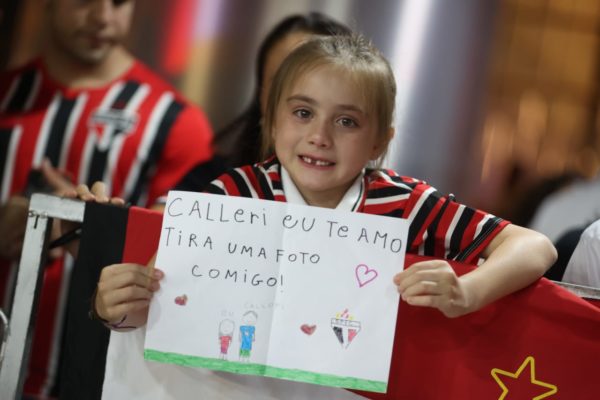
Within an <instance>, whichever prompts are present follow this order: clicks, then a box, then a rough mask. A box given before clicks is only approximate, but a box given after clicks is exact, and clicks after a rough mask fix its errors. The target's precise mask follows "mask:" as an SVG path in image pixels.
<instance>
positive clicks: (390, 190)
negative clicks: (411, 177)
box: [367, 186, 410, 199]
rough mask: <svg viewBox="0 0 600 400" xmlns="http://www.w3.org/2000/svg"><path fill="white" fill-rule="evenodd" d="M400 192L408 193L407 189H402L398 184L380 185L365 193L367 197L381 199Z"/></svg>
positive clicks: (397, 194)
mask: <svg viewBox="0 0 600 400" xmlns="http://www.w3.org/2000/svg"><path fill="white" fill-rule="evenodd" d="M402 192H405V193H410V191H409V190H403V188H401V187H398V186H387V187H381V188H377V189H372V190H370V191H369V193H368V194H367V198H368V199H382V198H386V197H394V196H399V195H400V194H402Z"/></svg>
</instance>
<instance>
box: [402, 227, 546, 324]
mask: <svg viewBox="0 0 600 400" xmlns="http://www.w3.org/2000/svg"><path fill="white" fill-rule="evenodd" d="M482 256H483V257H484V258H485V262H484V263H483V264H481V265H480V266H479V267H478V268H476V269H474V270H473V271H471V272H469V273H467V274H465V275H463V276H461V277H458V276H456V274H455V272H454V270H453V269H452V268H451V267H450V265H449V264H448V263H447V262H446V261H443V260H433V261H423V262H420V263H416V264H414V265H413V266H411V267H410V268H408V269H406V270H404V271H402V272H401V273H399V274H397V275H396V276H395V277H394V283H396V285H398V291H399V292H400V293H401V294H402V299H403V300H405V301H406V302H407V303H409V304H412V305H415V306H423V307H435V308H437V309H439V310H440V311H441V312H442V313H444V314H445V315H446V316H448V317H458V316H461V315H464V314H468V313H470V312H473V311H476V310H479V309H480V308H482V307H484V306H486V305H487V304H489V303H491V302H493V301H495V300H497V299H499V298H501V297H503V296H505V295H507V294H510V293H513V292H515V291H517V290H519V289H522V288H523V287H525V286H527V285H529V284H531V283H532V282H534V281H535V280H537V279H538V278H540V277H541V276H542V275H543V274H544V272H546V270H547V269H548V268H550V266H551V265H552V264H553V263H554V261H555V260H556V249H555V248H554V246H553V245H552V243H551V242H550V240H548V238H546V237H545V236H544V235H542V234H541V233H538V232H535V231H532V230H530V229H527V228H523V227H520V226H517V225H508V226H506V227H505V228H504V229H503V230H502V231H501V232H500V233H499V234H498V235H497V236H496V237H495V238H494V239H493V240H492V241H491V242H490V244H489V245H488V246H487V247H486V248H485V249H484V251H483V253H482Z"/></svg>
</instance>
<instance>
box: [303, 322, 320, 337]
mask: <svg viewBox="0 0 600 400" xmlns="http://www.w3.org/2000/svg"><path fill="white" fill-rule="evenodd" d="M315 329H317V326H316V325H308V324H302V326H301V327H300V330H301V331H302V332H304V333H306V334H307V335H312V334H313V333H315Z"/></svg>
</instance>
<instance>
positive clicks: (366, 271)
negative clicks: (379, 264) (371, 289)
mask: <svg viewBox="0 0 600 400" xmlns="http://www.w3.org/2000/svg"><path fill="white" fill-rule="evenodd" d="M354 275H355V276H356V280H357V281H358V287H363V286H365V285H366V284H367V283H369V282H371V281H372V280H373V279H375V278H377V275H379V274H378V273H377V271H376V270H374V269H371V268H369V267H368V266H367V265H365V264H359V265H357V266H356V268H355V269H354Z"/></svg>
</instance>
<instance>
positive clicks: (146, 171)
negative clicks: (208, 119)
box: [129, 101, 184, 204]
mask: <svg viewBox="0 0 600 400" xmlns="http://www.w3.org/2000/svg"><path fill="white" fill-rule="evenodd" d="M183 108H184V105H183V104H182V103H180V102H177V101H173V102H171V104H170V105H169V107H167V111H165V115H164V116H163V118H162V120H161V121H160V124H159V126H158V131H157V133H156V136H155V137H154V142H153V143H152V147H151V148H150V152H149V153H148V157H147V158H146V161H144V164H143V165H142V168H140V173H139V175H138V177H137V179H136V183H135V185H134V189H133V191H132V192H131V197H130V198H129V201H130V202H131V204H137V203H138V202H139V201H140V199H141V197H142V193H144V192H145V191H147V190H148V186H149V184H150V176H149V175H150V174H151V173H152V172H153V171H152V170H153V169H154V168H155V167H156V164H157V163H158V160H159V158H160V155H161V153H162V151H163V149H164V147H165V143H166V142H167V137H168V136H169V132H171V127H172V126H173V124H174V123H175V120H176V119H177V117H178V116H179V114H180V113H181V111H182V110H183Z"/></svg>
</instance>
